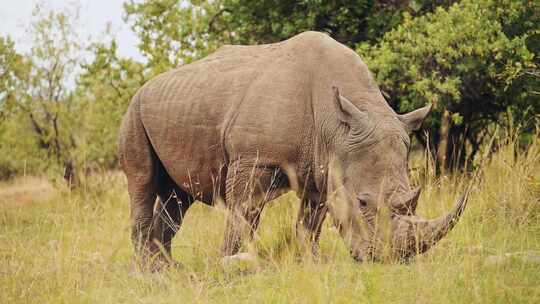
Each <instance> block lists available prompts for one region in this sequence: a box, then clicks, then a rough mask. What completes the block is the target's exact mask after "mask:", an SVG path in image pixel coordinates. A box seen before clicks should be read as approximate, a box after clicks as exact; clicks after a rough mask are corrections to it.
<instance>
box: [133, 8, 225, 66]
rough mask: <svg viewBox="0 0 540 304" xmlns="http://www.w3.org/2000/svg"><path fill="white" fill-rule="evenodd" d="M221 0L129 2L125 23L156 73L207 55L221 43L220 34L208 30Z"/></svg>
mask: <svg viewBox="0 0 540 304" xmlns="http://www.w3.org/2000/svg"><path fill="white" fill-rule="evenodd" d="M219 5H220V1H184V0H153V1H143V2H141V1H135V0H129V1H128V2H126V3H125V4H124V9H125V11H126V21H127V22H130V23H131V26H132V29H133V31H134V32H135V33H136V34H137V35H138V36H139V38H140V41H141V42H140V44H139V49H140V51H141V53H142V54H143V56H145V57H146V58H147V59H148V68H149V69H150V70H151V72H152V74H154V75H155V74H158V73H161V72H164V71H166V70H169V69H171V68H173V67H177V66H179V65H181V64H183V63H189V62H191V61H192V60H194V59H197V58H200V57H203V56H205V55H207V54H208V53H209V52H211V51H212V50H214V49H216V48H217V46H219V45H220V44H222V41H223V40H222V38H223V36H222V35H216V34H214V33H212V32H210V31H208V28H209V24H210V22H211V21H212V18H213V16H214V15H215V14H216V13H217V11H218V10H219Z"/></svg>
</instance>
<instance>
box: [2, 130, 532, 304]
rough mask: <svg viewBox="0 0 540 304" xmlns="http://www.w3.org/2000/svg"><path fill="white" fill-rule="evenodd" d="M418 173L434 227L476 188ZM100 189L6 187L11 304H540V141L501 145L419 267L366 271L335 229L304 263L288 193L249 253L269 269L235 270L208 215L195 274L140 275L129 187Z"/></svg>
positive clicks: (197, 219)
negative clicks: (134, 260)
mask: <svg viewBox="0 0 540 304" xmlns="http://www.w3.org/2000/svg"><path fill="white" fill-rule="evenodd" d="M424 163H429V162H426V161H424V159H423V156H422V155H417V157H416V159H414V160H413V164H424ZM412 167H413V169H412V171H411V172H412V173H411V176H412V180H413V182H414V183H415V184H419V185H422V187H423V192H422V195H421V199H420V202H419V214H421V215H425V216H427V217H430V218H433V217H436V216H439V215H441V214H443V213H444V212H446V211H448V210H449V209H450V208H451V206H452V204H453V202H454V201H455V199H456V198H457V196H458V195H459V193H460V192H461V191H462V190H463V189H464V188H465V187H466V185H467V184H468V183H469V182H470V179H471V177H470V174H468V175H465V174H460V175H451V176H448V177H442V178H435V177H433V174H432V173H431V171H432V170H431V169H430V168H429V166H428V168H426V167H425V166H423V165H413V166H412ZM91 179H92V182H89V183H87V186H86V187H85V188H84V189H80V190H77V191H74V192H69V191H66V190H65V189H63V188H62V187H61V186H55V187H53V186H51V184H50V183H48V182H46V181H45V180H44V179H40V178H30V177H24V176H23V177H19V178H17V179H15V180H12V181H10V182H5V183H3V184H1V185H0V303H79V302H81V303H179V302H201V303H206V302H210V303H211V302H217V303H239V302H249V303H259V302H262V303H284V302H291V303H363V302H370V303H396V302H399V303H458V302H460V303H470V302H483V303H507V302H511V303H540V200H539V197H540V141H538V140H536V141H534V142H533V144H532V145H531V146H530V147H529V148H527V149H526V150H521V151H518V150H517V149H515V144H513V143H512V142H510V144H507V145H502V146H499V149H498V152H496V153H495V154H493V155H491V157H490V158H489V160H487V161H486V162H485V165H484V168H483V170H482V172H481V174H480V175H479V176H478V181H477V182H476V183H475V185H474V187H473V192H472V194H471V197H470V201H469V206H468V208H467V210H466V212H465V214H464V216H463V218H462V220H461V222H460V223H459V224H458V225H457V227H456V228H455V229H454V230H453V231H452V232H451V233H450V234H449V235H448V236H447V237H446V238H445V239H444V240H443V241H441V242H440V243H439V244H438V245H437V246H436V247H435V248H434V249H432V250H430V251H429V252H428V253H427V254H424V255H422V256H420V257H418V258H417V259H415V260H414V261H413V262H412V263H411V264H408V265H396V264H394V265H382V264H369V263H366V264H357V263H356V262H354V261H353V260H352V259H351V258H350V257H349V254H348V252H347V250H346V249H345V247H344V245H343V242H342V240H341V238H340V237H339V235H338V234H337V232H336V231H335V229H333V228H332V227H331V225H330V223H331V221H329V220H327V221H326V223H325V226H324V230H323V235H322V239H321V248H320V253H321V256H320V260H319V261H318V262H315V261H312V260H311V259H309V258H307V257H304V258H299V255H300V254H299V253H298V251H297V249H296V246H295V245H294V244H295V243H294V238H293V236H294V230H293V229H294V221H295V218H296V213H297V208H298V201H297V199H296V197H295V196H294V195H293V194H292V193H289V194H287V195H286V196H284V197H281V198H279V199H278V200H276V201H274V202H272V203H270V204H269V205H268V207H267V209H265V211H264V213H263V220H262V223H261V226H260V229H259V230H258V234H257V237H256V241H255V242H254V244H252V245H251V246H248V247H249V248H248V249H249V250H252V251H254V252H256V253H257V259H256V261H252V262H242V263H237V264H233V265H223V264H222V263H221V260H220V258H219V253H218V249H219V245H220V243H221V239H222V235H223V230H224V212H223V211H222V210H219V209H214V208H210V207H206V206H203V205H202V204H196V205H195V206H194V207H192V209H190V211H189V213H188V216H187V218H186V220H185V222H184V225H183V226H182V229H181V230H180V232H179V234H178V235H177V236H176V238H175V239H174V241H173V255H174V257H175V259H177V260H179V261H181V262H182V263H183V264H184V267H183V268H180V269H170V270H167V271H164V272H162V273H157V274H141V273H135V272H133V271H132V270H131V257H132V247H131V244H130V240H129V235H130V232H129V221H128V213H129V210H128V195H127V191H126V187H125V178H124V177H123V175H122V174H120V173H118V172H116V173H107V174H100V175H97V176H93V177H92V178H91Z"/></svg>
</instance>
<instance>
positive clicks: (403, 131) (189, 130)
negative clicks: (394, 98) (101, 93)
mask: <svg viewBox="0 0 540 304" xmlns="http://www.w3.org/2000/svg"><path fill="white" fill-rule="evenodd" d="M428 112H429V106H428V107H426V108H422V109H419V110H416V111H413V112H411V113H408V114H404V115H398V114H396V113H395V112H394V111H393V110H392V109H391V108H390V107H389V106H388V104H387V103H386V101H385V100H384V98H383V96H382V95H381V92H380V90H379V89H378V87H377V85H376V84H375V83H374V81H373V78H372V76H371V74H370V72H369V71H368V68H367V67H366V65H365V64H364V63H363V62H362V60H361V59H360V57H359V56H358V55H357V54H356V53H355V52H354V51H352V50H351V49H349V48H347V47H346V46H344V45H342V44H340V43H338V42H336V41H335V40H333V39H332V38H330V37H328V36H327V35H325V34H322V33H317V32H306V33H302V34H300V35H297V36H295V37H293V38H291V39H289V40H286V41H283V42H281V43H276V44H268V45H259V46H224V47H222V48H220V49H219V50H218V51H216V52H215V53H214V54H212V55H210V56H208V57H206V58H204V59H202V60H199V61H197V62H194V63H192V64H189V65H185V66H182V67H180V68H178V69H175V70H172V71H170V72H167V73H164V74H162V75H159V76H157V77H156V78H154V79H152V80H151V81H149V82H148V83H147V84H146V85H144V86H143V87H142V88H141V89H140V90H139V91H138V92H137V94H136V95H135V96H134V97H133V100H132V102H131V105H130V107H129V109H128V112H127V113H126V115H125V117H124V121H123V124H122V127H121V133H120V139H119V156H120V161H121V165H122V168H123V170H124V172H125V174H126V176H127V179H128V188H129V194H130V199H131V221H132V239H133V243H134V246H135V251H136V255H137V257H139V261H140V262H141V263H142V265H143V266H145V267H150V268H152V269H156V267H159V266H156V265H162V262H166V261H170V242H171V239H172V237H173V236H174V234H175V232H176V231H177V230H178V228H179V227H180V225H181V222H182V219H183V217H184V216H185V215H186V212H187V210H188V208H189V207H190V205H191V204H192V203H193V201H194V200H199V201H202V202H203V203H206V204H210V205H215V204H220V203H224V206H226V207H227V208H228V210H229V211H230V212H228V218H227V224H226V231H225V237H224V242H223V245H222V249H221V253H222V255H223V256H230V255H234V254H236V253H237V251H238V250H239V247H240V245H241V241H242V239H244V238H250V237H252V236H253V233H254V231H255V230H256V229H257V225H258V221H259V216H260V213H261V211H262V209H263V207H264V205H265V203H266V202H268V201H270V200H272V199H274V198H276V197H277V196H278V195H280V194H282V193H284V192H286V191H288V190H291V189H292V190H293V191H295V192H296V193H297V195H298V197H299V198H300V200H301V208H300V212H299V215H298V221H297V235H298V239H299V240H300V241H301V243H302V245H303V246H306V247H305V248H310V249H311V250H313V252H316V248H317V243H318V240H319V235H320V231H321V225H322V223H323V221H324V219H325V216H326V214H327V213H329V214H330V215H331V216H332V218H333V220H334V223H335V225H336V226H337V227H338V228H339V231H340V233H341V235H342V236H343V238H344V240H345V243H346V244H347V246H348V248H349V249H350V252H351V255H352V256H353V257H354V258H355V259H357V260H358V261H364V260H379V261H403V260H407V259H408V258H410V257H412V256H414V255H415V254H418V253H421V252H424V251H426V250H427V249H429V248H430V247H431V246H432V245H433V244H434V243H435V242H436V241H438V240H439V239H440V238H442V237H443V236H444V234H445V233H446V232H447V231H448V230H449V229H450V228H452V226H453V225H454V224H455V222H456V221H457V219H458V217H459V215H460V214H461V212H462V210H463V208H464V207H465V202H466V196H464V197H462V199H461V200H460V201H459V202H458V203H457V205H456V207H455V210H454V211H452V212H451V213H450V214H448V215H447V216H445V217H442V218H440V219H437V220H431V221H428V220H423V219H421V218H419V217H417V216H416V215H415V209H416V203H417V200H418V196H419V194H420V190H419V189H414V190H411V186H410V183H409V179H408V168H407V158H408V153H409V145H410V141H409V135H408V133H409V132H411V131H412V130H416V129H418V128H419V127H420V125H421V123H422V120H423V119H424V117H425V116H426V115H427V113H428ZM156 197H158V198H159V200H158V201H157V203H156Z"/></svg>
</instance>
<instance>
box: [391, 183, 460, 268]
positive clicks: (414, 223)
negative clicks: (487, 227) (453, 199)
mask: <svg viewBox="0 0 540 304" xmlns="http://www.w3.org/2000/svg"><path fill="white" fill-rule="evenodd" d="M468 196H469V191H468V190H467V191H466V192H465V194H463V195H462V196H461V197H460V198H459V199H458V201H457V203H456V204H455V206H454V208H453V209H452V211H450V212H449V213H448V214H447V215H445V216H442V217H440V218H438V219H433V220H423V219H418V217H408V216H406V217H403V218H402V220H404V221H405V222H408V223H406V225H405V226H407V227H409V231H408V232H406V233H404V234H398V235H397V238H396V239H395V241H397V244H396V243H395V245H396V246H397V248H398V251H399V254H398V255H399V256H400V257H401V258H405V259H407V258H409V257H411V256H414V255H415V254H420V253H423V252H426V251H427V250H429V249H430V248H431V247H433V246H434V245H435V244H436V243H437V242H438V241H439V240H441V239H442V238H443V237H444V236H445V235H446V234H447V233H448V232H449V231H450V230H452V228H454V226H455V225H456V224H457V222H458V221H459V218H460V217H461V215H462V214H463V211H464V210H465V207H466V205H467V199H468ZM401 227H403V226H401Z"/></svg>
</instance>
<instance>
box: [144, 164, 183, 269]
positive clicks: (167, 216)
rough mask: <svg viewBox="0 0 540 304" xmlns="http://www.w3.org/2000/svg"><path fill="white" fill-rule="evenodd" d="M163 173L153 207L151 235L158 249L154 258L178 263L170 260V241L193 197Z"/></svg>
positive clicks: (169, 262) (161, 261)
mask: <svg viewBox="0 0 540 304" xmlns="http://www.w3.org/2000/svg"><path fill="white" fill-rule="evenodd" d="M163 173H164V174H163V176H162V177H161V178H160V179H159V182H158V185H159V186H158V198H159V199H158V201H157V202H156V206H155V208H154V214H153V221H152V226H151V227H152V228H151V237H152V242H153V243H155V244H157V245H158V246H159V249H160V251H159V252H158V253H157V255H158V256H157V257H155V259H156V260H157V261H158V262H159V263H168V264H178V263H176V262H174V261H173V260H172V255H171V242H172V239H173V237H174V235H175V234H176V232H177V231H178V230H179V229H180V226H181V225H182V221H183V219H184V217H185V216H186V213H187V210H188V209H189V207H190V206H191V205H192V204H193V202H194V199H193V197H192V196H191V195H189V194H188V193H186V192H185V191H183V190H182V189H180V187H178V186H177V185H176V184H175V183H174V182H173V181H172V179H171V178H170V177H169V176H168V175H167V173H166V172H163Z"/></svg>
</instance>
